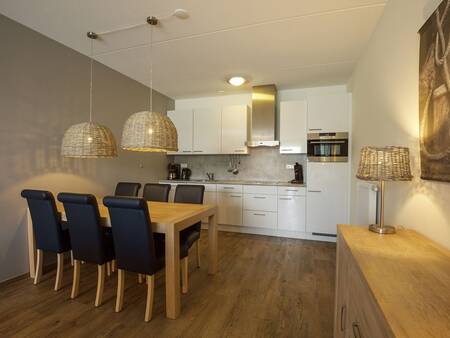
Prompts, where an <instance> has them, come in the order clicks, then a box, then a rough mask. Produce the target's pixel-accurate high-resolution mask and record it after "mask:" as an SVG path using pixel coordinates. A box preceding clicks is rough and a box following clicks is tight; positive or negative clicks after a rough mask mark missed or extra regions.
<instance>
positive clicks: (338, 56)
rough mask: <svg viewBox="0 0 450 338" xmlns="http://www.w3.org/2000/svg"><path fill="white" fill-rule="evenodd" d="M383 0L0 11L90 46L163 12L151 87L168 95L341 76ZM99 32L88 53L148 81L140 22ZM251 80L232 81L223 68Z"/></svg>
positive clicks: (5, 2)
mask: <svg viewBox="0 0 450 338" xmlns="http://www.w3.org/2000/svg"><path fill="white" fill-rule="evenodd" d="M386 2H387V0H278V1H275V0H226V1H225V0H189V1H187V0H178V1H177V0H159V1H157V0H147V1H144V0H134V1H119V0H95V1H92V0H90V1H88V0H77V1H73V0H70V1H69V0H40V1H29V0H0V13H2V14H4V15H6V16H8V17H10V18H12V19H14V20H16V21H18V22H20V23H22V24H24V25H26V26H28V27H30V28H32V29H34V30H36V31H38V32H40V33H42V34H44V35H46V36H48V37H50V38H52V39H54V40H56V41H59V42H61V43H63V44H64V45H66V46H69V47H71V48H73V49H75V50H77V51H79V52H81V53H84V54H86V55H89V43H90V41H89V40H88V39H87V38H86V35H85V34H86V32H87V31H89V30H93V31H95V32H102V31H106V30H112V29H116V28H119V27H123V26H128V25H132V24H137V23H141V22H145V19H146V17H147V16H149V15H155V16H157V17H166V16H168V15H170V14H171V13H172V12H173V10H174V9H176V8H184V9H186V10H188V11H189V14H190V17H189V18H188V19H187V20H180V19H177V18H174V17H172V18H168V19H164V20H162V21H161V24H160V25H159V26H157V27H156V28H155V29H154V35H153V36H154V45H153V46H154V48H153V53H154V73H153V75H154V76H153V85H154V88H155V89H156V90H158V91H160V92H162V93H164V94H166V95H168V96H170V97H173V98H181V97H192V96H201V95H211V94H217V93H218V92H219V91H224V92H225V93H235V92H238V91H248V90H249V88H250V86H251V85H259V84H268V83H275V84H276V85H277V87H278V88H279V89H285V88H294V87H313V86H320V85H334V84H342V83H345V82H346V81H347V80H348V79H349V77H350V76H351V73H352V71H353V67H354V66H355V62H356V61H357V59H358V58H359V56H360V54H361V52H362V51H363V49H364V47H365V46H366V44H367V42H368V40H369V38H370V36H371V34H372V32H373V30H374V28H375V26H376V24H377V22H378V19H379V17H380V15H381V14H382V12H383V9H384V5H385V4H386ZM148 27H149V26H148V25H147V26H143V27H142V28H137V29H134V30H129V31H124V32H119V33H114V34H111V35H105V36H104V37H102V39H101V40H97V41H96V42H95V49H94V50H95V52H94V53H95V54H96V56H95V58H96V59H97V60H98V61H99V62H102V63H103V64H105V65H107V66H109V67H111V68H113V69H115V70H117V71H119V72H121V73H123V74H125V75H127V76H129V77H131V78H133V79H135V80H137V81H139V82H142V83H144V84H146V85H149V72H148V68H149V47H148V41H149V29H148ZM233 74H243V75H245V76H247V77H248V78H249V79H250V80H251V81H250V83H249V84H247V85H245V86H243V87H242V88H239V89H235V88H231V87H230V85H228V84H227V83H226V81H225V79H226V78H227V77H228V76H229V75H233Z"/></svg>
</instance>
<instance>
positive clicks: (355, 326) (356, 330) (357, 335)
mask: <svg viewBox="0 0 450 338" xmlns="http://www.w3.org/2000/svg"><path fill="white" fill-rule="evenodd" d="M352 329H353V337H355V338H362V336H361V331H360V330H359V325H358V323H356V322H353V324H352Z"/></svg>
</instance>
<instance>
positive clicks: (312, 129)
mask: <svg viewBox="0 0 450 338" xmlns="http://www.w3.org/2000/svg"><path fill="white" fill-rule="evenodd" d="M309 130H311V131H314V130H322V128H309Z"/></svg>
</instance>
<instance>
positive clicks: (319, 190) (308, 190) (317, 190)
mask: <svg viewBox="0 0 450 338" xmlns="http://www.w3.org/2000/svg"><path fill="white" fill-rule="evenodd" d="M308 192H322V191H321V190H308Z"/></svg>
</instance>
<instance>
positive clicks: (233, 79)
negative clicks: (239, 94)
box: [228, 76, 246, 87]
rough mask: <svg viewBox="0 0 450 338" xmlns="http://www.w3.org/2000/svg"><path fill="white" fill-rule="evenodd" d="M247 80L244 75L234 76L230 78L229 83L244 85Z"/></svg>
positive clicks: (236, 85) (237, 85)
mask: <svg viewBox="0 0 450 338" xmlns="http://www.w3.org/2000/svg"><path fill="white" fill-rule="evenodd" d="M245 81H246V80H245V78H243V77H242V76H233V77H230V78H229V79H228V83H229V84H230V85H232V86H235V87H239V86H242V85H243V84H244V83H245Z"/></svg>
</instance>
